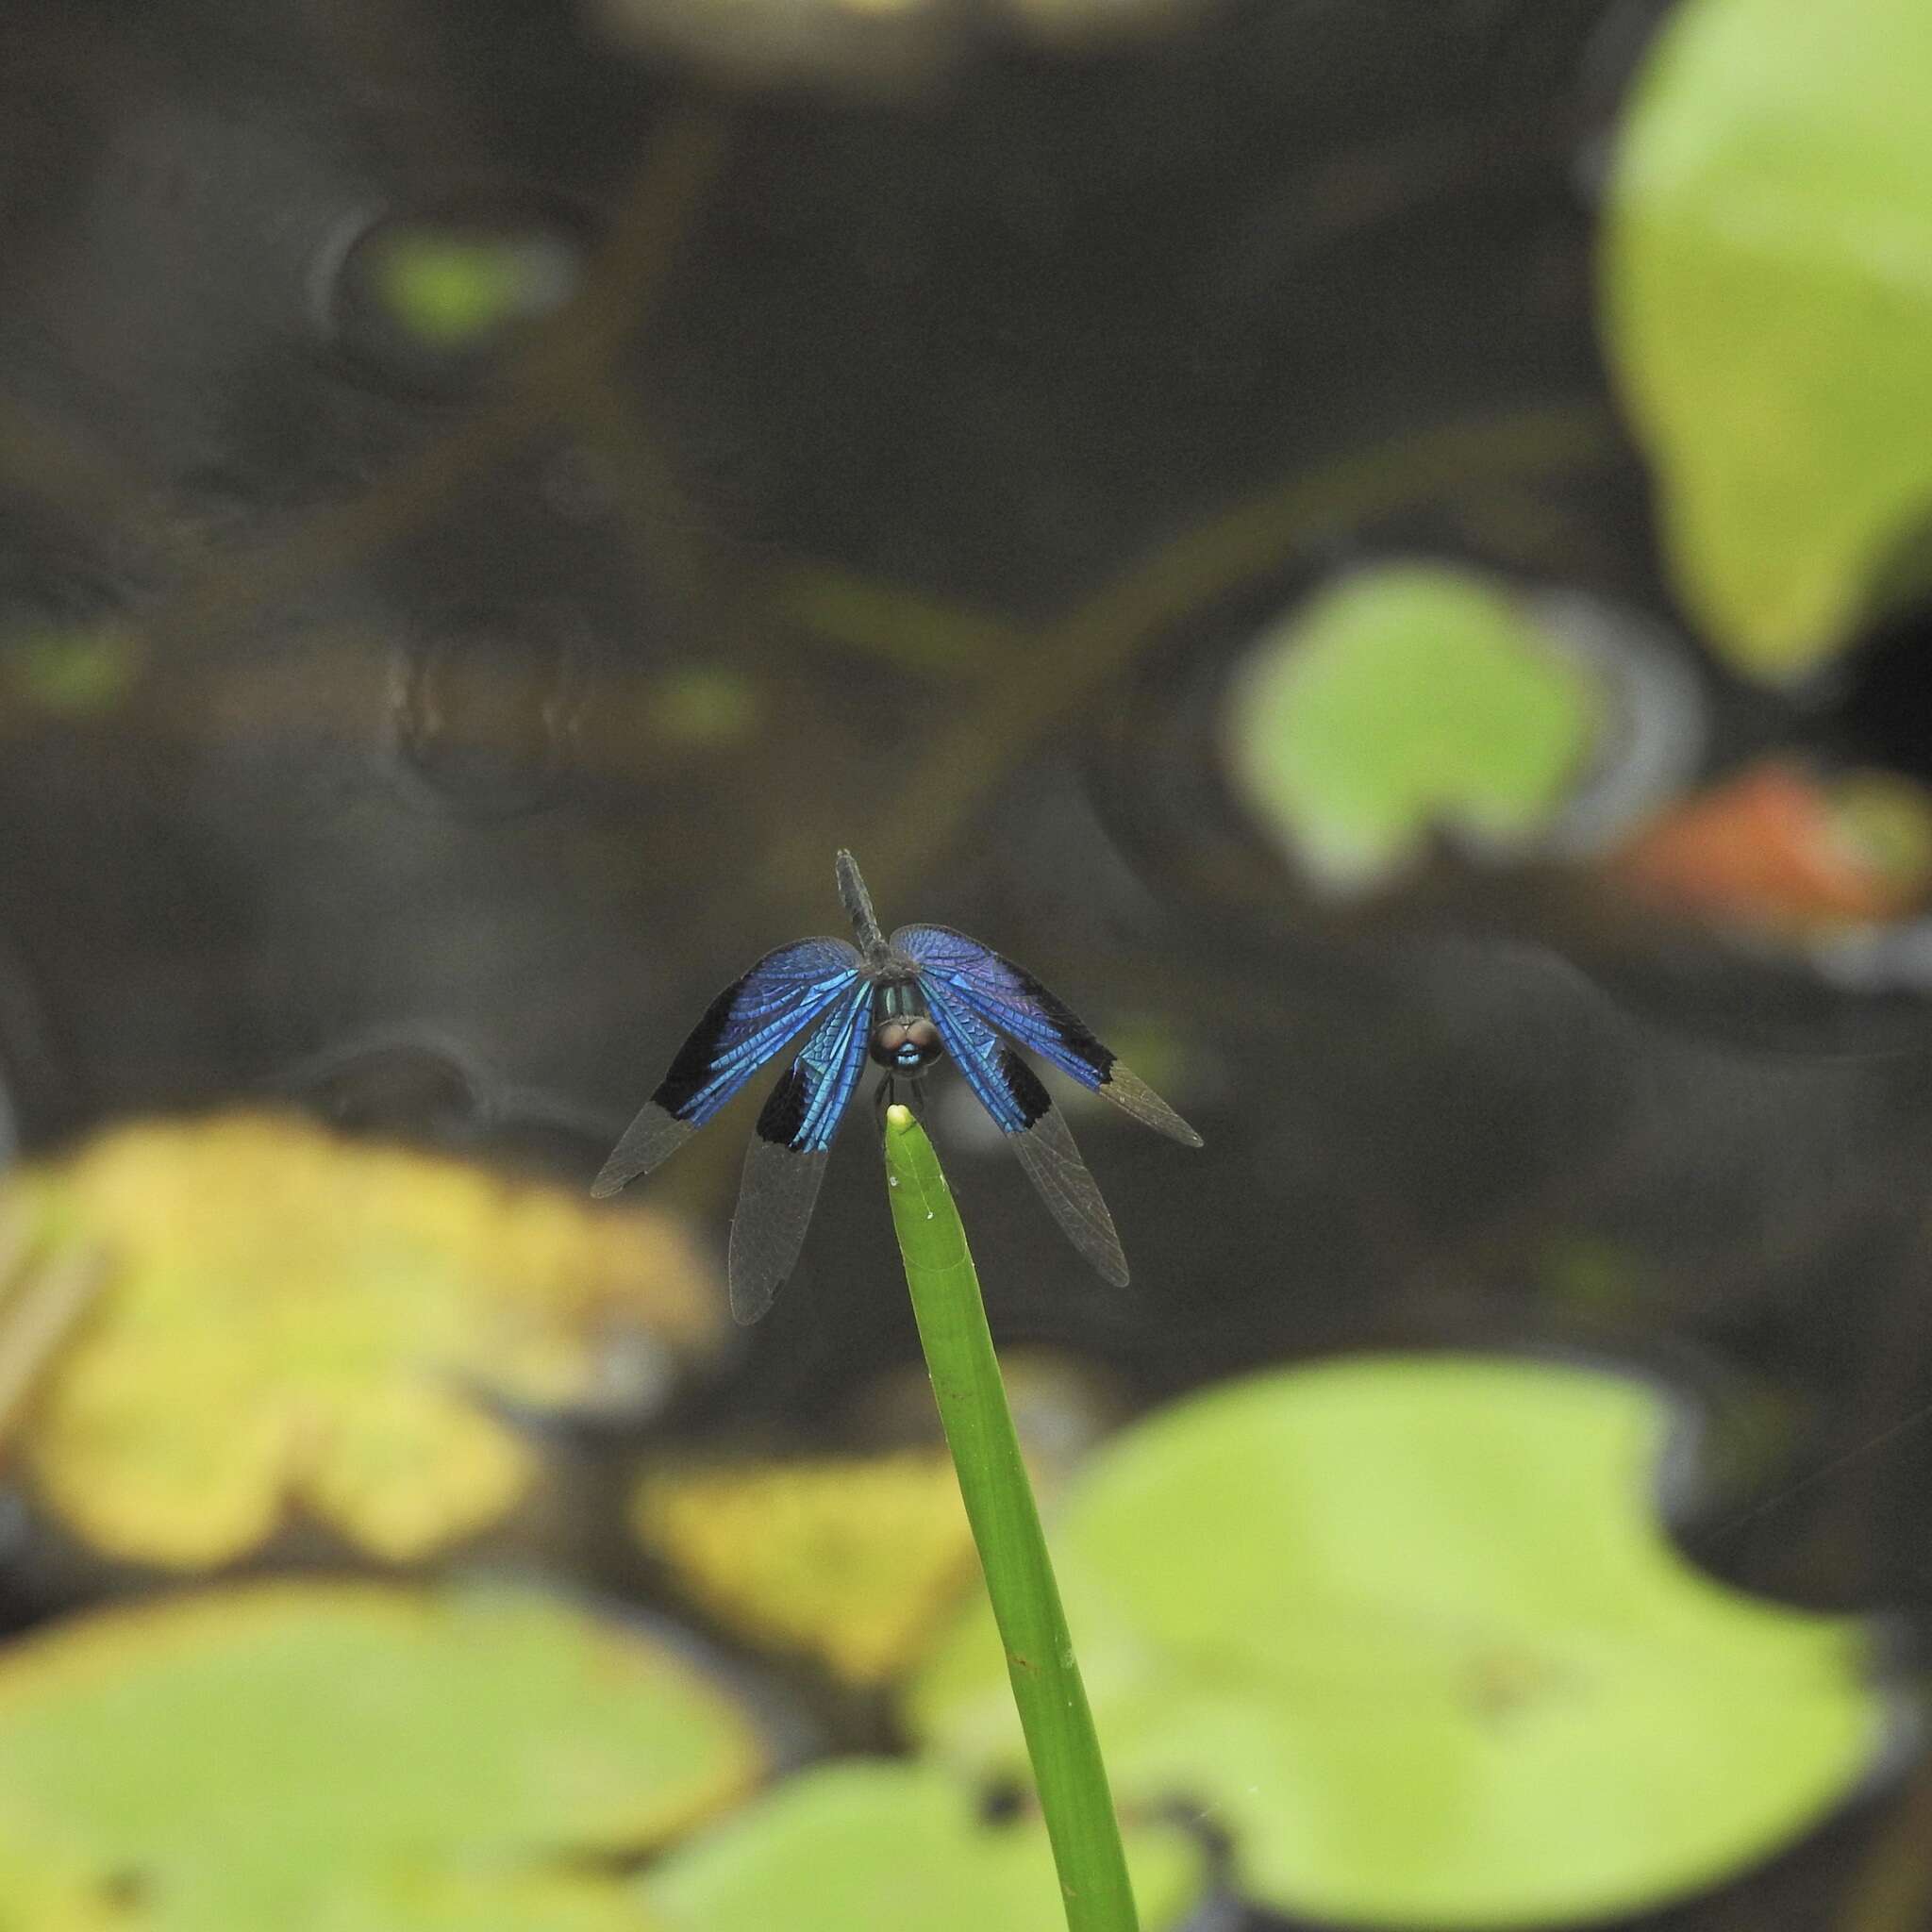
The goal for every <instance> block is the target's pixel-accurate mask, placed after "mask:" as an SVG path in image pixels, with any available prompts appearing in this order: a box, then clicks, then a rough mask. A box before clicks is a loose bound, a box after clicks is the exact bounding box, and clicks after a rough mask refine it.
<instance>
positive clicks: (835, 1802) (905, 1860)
mask: <svg viewBox="0 0 1932 1932" xmlns="http://www.w3.org/2000/svg"><path fill="white" fill-rule="evenodd" d="M1124 1838H1125V1840H1126V1849H1127V1864H1128V1868H1129V1870H1130V1872H1131V1874H1132V1875H1133V1881H1134V1894H1135V1898H1136V1900H1137V1902H1138V1903H1139V1906H1140V1908H1141V1925H1142V1926H1143V1927H1144V1928H1146V1932H1155V1928H1158V1927H1160V1926H1166V1925H1173V1924H1176V1923H1177V1922H1178V1921H1179V1920H1180V1919H1181V1918H1182V1917H1183V1916H1184V1915H1185V1914H1186V1913H1187V1912H1188V1911H1190V1910H1191V1908H1192V1907H1193V1906H1195V1905H1196V1904H1197V1903H1198V1902H1199V1900H1200V1898H1201V1895H1202V1891H1203V1889H1204V1885H1205V1874H1204V1870H1203V1860H1202V1856H1201V1849H1200V1846H1199V1844H1198V1842H1197V1841H1195V1840H1192V1839H1191V1837H1189V1836H1188V1835H1187V1834H1186V1833H1184V1832H1182V1831H1180V1830H1177V1829H1176V1828H1175V1827H1174V1825H1172V1824H1130V1825H1129V1826H1128V1827H1127V1829H1126V1830H1125V1831H1124ZM644 1891H645V1896H646V1897H647V1898H648V1899H649V1901H650V1903H651V1904H652V1906H653V1907H655V1908H656V1910H657V1913H658V1918H659V1919H660V1921H661V1922H662V1924H663V1925H664V1926H665V1927H666V1928H667V1932H726V1928H733V1932H735V1928H737V1927H740V1926H744V1927H754V1926H755V1927H757V1928H758V1932H857V1928H860V1927H864V1928H867V1932H870V1928H872V1927H874V1926H876V1927H880V1928H884V1927H887V1926H891V1927H894V1928H897V1927H901V1926H905V1927H911V1926H917V1927H918V1928H919V1932H995V1928H996V1932H1065V1926H1066V1916H1065V1910H1064V1907H1062V1905H1061V1903H1060V1894H1059V1886H1058V1882H1057V1880H1056V1878H1055V1876H1054V1866H1053V1855H1052V1853H1051V1852H1050V1851H1049V1849H1048V1847H1047V1842H1046V1833H1045V1831H1044V1829H1043V1828H1042V1827H1041V1825H1040V1824H1039V1823H1038V1821H1036V1820H1033V1819H1021V1820H1013V1821H1010V1822H1008V1823H1006V1824H989V1823H988V1822H987V1820H986V1819H984V1818H983V1817H981V1816H979V1815H977V1806H976V1803H975V1800H974V1794H973V1793H972V1791H971V1790H968V1789H967V1788H966V1787H965V1786H963V1785H961V1784H958V1782H956V1781H955V1780H954V1779H952V1778H950V1777H948V1776H946V1775H945V1774H943V1773H941V1772H939V1771H937V1770H935V1769H933V1768H931V1767H929V1766H919V1765H909V1764H895V1763H881V1762H863V1761H855V1762H850V1763H844V1764H831V1765H826V1766H824V1767H822V1768H821V1769H819V1770H816V1771H811V1772H808V1773H806V1774H804V1775H803V1776H801V1777H796V1778H793V1779H791V1781H790V1782H789V1783H787V1784H785V1785H783V1786H781V1787H780V1788H779V1789H778V1790H775V1791H774V1792H773V1793H772V1794H771V1795H770V1796H769V1797H767V1798H765V1799H764V1800H763V1801H761V1802H760V1803H758V1805H756V1806H754V1807H752V1808H751V1809H749V1810H747V1811H745V1812H743V1813H741V1815H740V1816H738V1817H737V1818H734V1819H732V1820H731V1821H729V1822H728V1823H726V1824H723V1825H721V1826H719V1827H717V1828H716V1829H715V1830H713V1831H710V1832H708V1833H707V1834H705V1835H704V1836H703V1837H701V1838H698V1839H696V1840H691V1841H690V1842H688V1843H686V1844H684V1845H681V1846H680V1847H679V1848H678V1849H677V1850H676V1851H675V1852H674V1853H672V1854H671V1856H670V1857H667V1858H666V1859H665V1860H664V1861H663V1863H662V1864H660V1865H659V1866H658V1868H657V1870H656V1871H654V1872H653V1873H652V1874H651V1875H650V1877H649V1879H648V1880H647V1881H646V1884H645V1888H644Z"/></svg>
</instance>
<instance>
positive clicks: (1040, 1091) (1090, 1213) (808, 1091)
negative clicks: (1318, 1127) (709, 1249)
mask: <svg viewBox="0 0 1932 1932" xmlns="http://www.w3.org/2000/svg"><path fill="white" fill-rule="evenodd" d="M837 875H838V884H839V897H840V899H841V902H842V903H843V905H844V908H845V911H846V914H847V916H848V917H849V918H850V919H851V921H852V933H853V938H854V939H855V940H857V941H858V944H857V945H856V946H853V945H848V944H847V943H846V942H845V941H843V940H839V939H809V940H799V941H795V942H794V943H793V944H791V945H789V946H779V947H777V948H775V949H774V951H772V952H769V953H767V954H766V955H765V956H764V958H762V959H760V960H759V961H758V963H757V964H756V965H755V966H753V967H751V968H750V969H749V970H748V971H746V972H744V973H741V974H739V976H738V977H737V978H736V979H734V980H733V981H732V982H731V984H730V985H729V986H727V987H726V988H725V989H724V991H723V992H721V993H720V994H719V995H718V997H717V998H716V999H714V1000H713V1001H712V1002H711V1004H710V1005H709V1006H708V1007H707V1008H705V1013H704V1017H703V1018H702V1019H701V1020H700V1021H699V1022H698V1024H696V1025H695V1026H694V1027H692V1029H691V1037H690V1038H689V1039H688V1040H686V1041H685V1042H684V1044H683V1045H682V1046H681V1047H679V1048H678V1050H677V1053H676V1056H675V1058H674V1059H673V1060H672V1062H671V1066H670V1070H669V1071H668V1072H667V1073H666V1074H665V1075H664V1077H663V1079H662V1080H661V1081H659V1082H658V1089H657V1091H656V1092H654V1093H653V1094H652V1095H651V1097H650V1099H648V1100H647V1101H645V1103H644V1105H643V1107H642V1108H641V1110H640V1112H639V1114H638V1117H637V1118H636V1120H634V1121H633V1122H632V1123H631V1124H630V1125H629V1126H628V1127H627V1128H626V1129H625V1134H624V1138H623V1139H622V1140H621V1141H618V1143H617V1145H616V1147H615V1148H614V1149H613V1150H612V1151H611V1155H610V1158H609V1159H608V1160H607V1161H606V1162H605V1163H604V1167H603V1171H602V1172H601V1173H600V1174H598V1176H597V1178H596V1179H595V1181H593V1182H592V1183H591V1193H592V1194H595V1195H598V1196H600V1197H603V1196H608V1195H610V1194H614V1193H616V1192H617V1191H619V1190H620V1189H621V1188H625V1187H627V1186H628V1185H629V1184H630V1183H631V1182H632V1181H634V1180H636V1179H637V1178H638V1177H639V1175H641V1174H649V1173H650V1172H651V1170H652V1169H653V1168H655V1167H657V1166H658V1164H659V1163H660V1162H662V1161H664V1160H667V1159H669V1158H670V1157H671V1156H672V1155H673V1154H675V1152H676V1151H677V1149H678V1148H680V1147H681V1146H683V1144H684V1143H685V1141H688V1140H689V1139H690V1138H691V1135H693V1134H694V1133H696V1132H697V1130H698V1129H699V1128H700V1127H702V1126H703V1125H704V1124H705V1123H706V1122H707V1121H708V1120H710V1119H711V1118H712V1117H713V1115H715V1114H716V1113H717V1112H718V1110H719V1109H720V1108H722V1107H723V1106H724V1104H725V1102H726V1101H728V1100H729V1099H730V1098H731V1097H732V1096H733V1095H734V1094H735V1093H737V1092H738V1091H740V1090H741V1088H743V1086H744V1085H745V1083H746V1082H747V1081H748V1080H750V1079H751V1078H752V1077H753V1075H754V1074H757V1073H758V1069H759V1068H760V1067H762V1066H764V1065H766V1064H767V1063H768V1062H769V1061H771V1060H773V1059H774V1058H776V1057H777V1056H778V1055H779V1054H781V1053H782V1052H783V1051H784V1050H785V1048H786V1047H787V1046H788V1045H790V1044H791V1041H794V1040H795V1039H796V1038H797V1037H798V1035H799V1034H801V1033H803V1032H805V1029H806V1028H807V1027H809V1028H810V1029H811V1030H810V1032H809V1034H808V1035H807V1038H806V1041H805V1045H804V1047H803V1049H802V1050H801V1051H800V1052H799V1053H798V1055H797V1056H796V1058H793V1060H792V1061H791V1065H790V1066H789V1067H788V1068H787V1069H786V1070H785V1072H784V1074H782V1075H781V1076H780V1078H779V1080H778V1082H777V1084H776V1085H775V1086H774V1088H773V1089H772V1091H771V1095H770V1097H769V1098H768V1099H767V1100H766V1102H765V1105H764V1108H763V1110H762V1111H761V1112H760V1113H759V1115H758V1126H757V1128H756V1130H755V1131H754V1133H753V1136H752V1142H751V1147H750V1150H749V1151H748V1152H747V1154H746V1155H745V1159H744V1176H743V1179H742V1181H741V1184H740V1187H739V1193H738V1208H737V1210H736V1212H735V1213H734V1214H733V1216H732V1220H731V1241H730V1249H729V1257H728V1260H727V1263H726V1274H727V1276H728V1278H729V1281H730V1285H731V1312H732V1314H733V1315H734V1316H735V1317H736V1318H737V1320H738V1321H739V1322H741V1323H743V1324H750V1323H753V1322H756V1321H757V1320H758V1318H759V1316H761V1315H762V1314H763V1313H764V1312H765V1310H766V1309H767V1308H768V1307H771V1305H772V1299H773V1297H774V1295H775V1294H776V1293H777V1291H778V1290H779V1289H780V1288H782V1287H783V1286H784V1284H785V1281H786V1279H787V1277H788V1276H789V1275H790V1274H791V1271H792V1269H793V1267H794V1266H795V1265H796V1263H797V1260H798V1256H799V1251H800V1249H801V1248H802V1247H803V1246H804V1245H805V1234H806V1228H807V1226H808V1224H809V1222H810V1220H811V1211H812V1208H813V1206H814V1204H815V1203H816V1202H817V1200H818V1195H819V1184H820V1182H821V1181H823V1180H824V1172H825V1164H826V1161H827V1160H828V1158H830V1154H831V1147H832V1138H833V1136H834V1135H835V1134H836V1133H837V1132H838V1130H839V1124H840V1122H841V1120H842V1119H843V1118H844V1115H845V1111H846V1108H847V1107H848V1106H849V1104H850V1103H851V1100H852V1096H853V1094H854V1093H855V1092H856V1091H858V1083H859V1079H860V1077H861V1075H862V1074H864V1072H865V1068H866V1064H867V1062H868V1061H871V1062H872V1063H873V1064H874V1065H876V1066H879V1067H882V1068H883V1069H884V1070H885V1075H884V1078H883V1079H882V1081H881V1082H880V1084H879V1093H878V1104H879V1107H880V1109H881V1112H883V1109H884V1108H885V1107H886V1106H887V1105H888V1104H890V1102H891V1099H892V1098H893V1096H894V1094H895V1093H896V1092H897V1091H899V1088H900V1085H901V1083H904V1085H905V1086H906V1087H907V1089H908V1101H909V1100H910V1099H911V1098H912V1097H913V1095H914V1094H916V1092H917V1091H918V1089H919V1083H920V1082H921V1081H922V1080H923V1079H924V1076H925V1075H926V1074H928V1073H929V1072H930V1071H931V1070H932V1068H933V1067H934V1066H935V1065H936V1064H937V1063H938V1062H939V1061H940V1060H941V1059H942V1058H946V1057H947V1056H950V1057H951V1058H952V1059H953V1061H954V1063H955V1064H956V1065H957V1066H958V1069H959V1071H960V1072H961V1073H962V1074H964V1075H965V1078H966V1084H967V1085H968V1086H969V1087H970V1088H971V1089H972V1090H973V1092H974V1095H975V1096H976V1097H977V1098H978V1100H979V1103H980V1105H981V1106H983V1107H984V1108H986V1110H987V1112H988V1113H990V1114H991V1116H992V1118H993V1120H994V1122H995V1123H996V1124H998V1126H999V1129H1000V1131H1001V1132H1002V1133H1003V1134H1005V1135H1006V1137H1007V1141H1008V1145H1009V1146H1011V1148H1012V1149H1013V1151H1014V1153H1015V1154H1017V1155H1018V1156H1019V1158H1020V1164H1021V1166H1022V1167H1023V1168H1024V1169H1025V1171H1026V1174H1027V1175H1028V1177H1029V1178H1030V1179H1031V1180H1032V1182H1033V1185H1034V1187H1035V1188H1036V1189H1037V1190H1038V1191H1039V1192H1040V1196H1041V1199H1042V1200H1043V1201H1044V1202H1045V1203H1046V1206H1047V1208H1049V1209H1050V1210H1051V1211H1052V1214H1053V1217H1054V1219H1055V1220H1056V1221H1058V1223H1059V1224H1060V1226H1061V1228H1062V1229H1063V1230H1064V1231H1065V1233H1066V1234H1067V1236H1068V1238H1069V1239H1070V1240H1071V1241H1073V1243H1074V1247H1076V1248H1077V1249H1078V1250H1079V1251H1080V1253H1081V1254H1082V1255H1083V1256H1085V1257H1086V1258H1087V1259H1088V1260H1089V1261H1090V1262H1091V1264H1092V1265H1093V1267H1094V1268H1096V1269H1097V1270H1098V1271H1099V1272H1100V1274H1102V1275H1103V1276H1105V1277H1106V1279H1107V1280H1108V1281H1110V1282H1112V1283H1113V1284H1114V1285H1115V1286H1116V1287H1121V1288H1124V1287H1125V1286H1126V1281H1127V1261H1126V1257H1125V1255H1124V1254H1123V1253H1122V1251H1121V1242H1120V1236H1119V1235H1118V1234H1117V1233H1116V1232H1115V1230H1114V1224H1113V1217H1112V1216H1111V1215H1110V1214H1109V1213H1108V1211H1107V1203H1106V1202H1105V1201H1104V1200H1103V1199H1102V1198H1101V1193H1100V1190H1099V1188H1098V1187H1097V1186H1096V1185H1095V1184H1094V1180H1093V1176H1092V1175H1091V1174H1090V1173H1089V1172H1088V1171H1087V1163H1086V1162H1085V1161H1084V1160H1082V1159H1081V1158H1080V1151H1079V1149H1078V1148H1077V1147H1075V1146H1074V1137H1073V1134H1072V1132H1071V1131H1070V1130H1069V1129H1068V1126H1067V1124H1066V1121H1065V1119H1064V1118H1063V1117H1062V1115H1061V1113H1060V1110H1059V1108H1058V1107H1056V1106H1055V1105H1054V1102H1053V1096H1052V1095H1051V1094H1050V1093H1048V1091H1046V1089H1045V1087H1044V1086H1043V1085H1042V1084H1041V1079H1040V1076H1039V1074H1036V1073H1035V1072H1034V1071H1033V1069H1032V1067H1031V1066H1030V1065H1029V1064H1028V1063H1027V1061H1026V1060H1025V1059H1024V1058H1023V1057H1022V1051H1021V1050H1023V1049H1024V1051H1025V1052H1028V1053H1034V1054H1038V1055H1039V1056H1040V1058H1041V1059H1043V1060H1045V1061H1046V1062H1047V1063H1048V1065H1050V1066H1054V1067H1057V1068H1058V1069H1059V1071H1060V1072H1061V1073H1063V1074H1069V1075H1071V1076H1072V1077H1073V1078H1074V1080H1077V1081H1078V1082H1079V1083H1080V1085H1081V1086H1083V1087H1085V1088H1087V1089H1089V1090H1090V1091H1092V1092H1094V1093H1097V1094H1099V1095H1100V1096H1101V1097H1102V1098H1103V1099H1105V1100H1110V1101H1112V1102H1113V1104H1114V1105H1115V1106H1116V1107H1118V1108H1122V1109H1123V1110H1124V1112H1126V1113H1128V1114H1131V1115H1132V1116H1133V1118H1134V1119H1135V1120H1137V1121H1140V1122H1141V1124H1143V1125H1146V1126H1150V1127H1152V1128H1154V1130H1155V1131H1156V1132H1157V1133H1161V1134H1165V1135H1166V1136H1167V1138H1168V1139H1169V1140H1170V1141H1179V1142H1180V1143H1181V1145H1182V1146H1184V1147H1198V1146H1200V1145H1201V1137H1200V1135H1199V1134H1197V1133H1196V1132H1195V1131H1194V1130H1193V1128H1192V1127H1191V1126H1190V1125H1189V1124H1187V1122H1186V1121H1184V1120H1182V1118H1181V1117H1180V1115H1179V1114H1177V1113H1176V1112H1174V1108H1171V1107H1170V1106H1168V1104H1167V1102H1166V1101H1164V1100H1162V1099H1161V1097H1160V1096H1159V1094H1158V1093H1156V1092H1155V1091H1154V1090H1153V1089H1152V1088H1151V1087H1149V1086H1148V1085H1147V1083H1146V1082H1145V1081H1144V1080H1142V1079H1141V1077H1140V1076H1139V1075H1138V1074H1135V1073H1133V1072H1132V1071H1131V1070H1130V1069H1129V1068H1127V1067H1126V1066H1125V1065H1124V1064H1123V1062H1122V1060H1121V1058H1120V1057H1119V1055H1117V1054H1116V1053H1115V1052H1114V1051H1113V1050H1112V1048H1111V1047H1108V1046H1106V1045H1104V1044H1103V1043H1102V1042H1101V1041H1099V1040H1098V1039H1096V1038H1095V1037H1094V1035H1093V1033H1092V1031H1091V1028H1090V1027H1089V1026H1088V1025H1087V1024H1086V1023H1085V1022H1084V1021H1082V1020H1081V1019H1080V1018H1079V1017H1078V1015H1076V1014H1075V1013H1074V1010H1073V1009H1072V1008H1070V1007H1069V1006H1068V1005H1067V1004H1066V1002H1065V1001H1064V1000H1062V999H1060V998H1059V997H1058V995H1057V994H1054V993H1052V992H1049V991H1047V989H1046V988H1045V987H1043V986H1042V985H1041V983H1040V981H1039V980H1037V979H1036V978H1034V976H1033V975H1032V974H1030V973H1028V972H1027V971H1026V970H1025V969H1024V967H1021V966H1016V965H1014V964H1013V962H1012V961H1011V960H1010V959H1008V958H1002V956H1001V955H1000V954H998V953H995V952H994V951H993V950H992V949H991V947H990V946H983V945H981V944H980V943H979V941H977V940H974V939H969V938H967V936H966V935H965V934H964V933H963V932H956V931H955V930H954V929H953V928H952V927H951V926H948V925H902V926H901V927H900V928H899V930H898V931H897V932H895V933H894V934H893V935H892V936H891V939H890V940H889V939H887V938H886V936H885V934H884V933H883V932H882V931H881V930H880V929H879V923H878V920H877V918H876V916H875V915H874V912H873V906H872V895H871V894H870V893H869V892H868V891H866V889H865V881H864V879H863V878H861V877H860V876H859V872H858V862H857V861H856V860H855V859H854V858H853V857H852V855H851V853H849V852H841V853H840V854H839V856H838V866H837Z"/></svg>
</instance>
